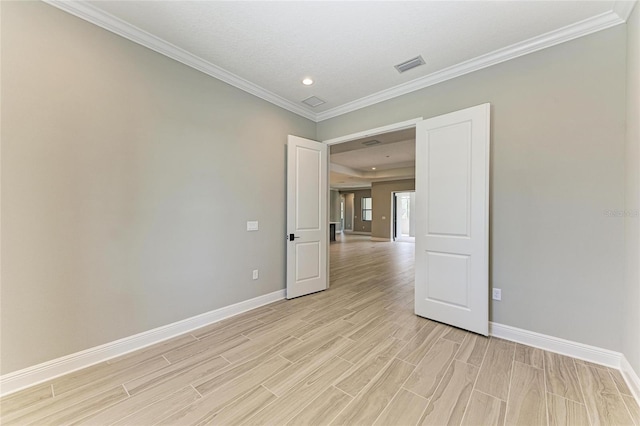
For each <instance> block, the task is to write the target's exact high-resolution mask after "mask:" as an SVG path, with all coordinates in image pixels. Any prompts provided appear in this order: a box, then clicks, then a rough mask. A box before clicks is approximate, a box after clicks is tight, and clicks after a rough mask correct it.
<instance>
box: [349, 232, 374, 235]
mask: <svg viewBox="0 0 640 426" xmlns="http://www.w3.org/2000/svg"><path fill="white" fill-rule="evenodd" d="M345 234H353V235H371V232H364V231H345Z"/></svg>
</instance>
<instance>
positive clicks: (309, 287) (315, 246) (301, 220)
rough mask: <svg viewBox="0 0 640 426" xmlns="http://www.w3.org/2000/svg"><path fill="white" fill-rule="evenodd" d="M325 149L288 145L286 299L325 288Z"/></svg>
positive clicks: (302, 142)
mask: <svg viewBox="0 0 640 426" xmlns="http://www.w3.org/2000/svg"><path fill="white" fill-rule="evenodd" d="M327 175H328V167H327V146H326V145H325V144H323V143H319V142H315V141H312V140H308V139H303V138H299V137H297V136H289V138H288V142H287V236H288V237H290V236H291V235H293V239H291V238H287V299H291V298H293V297H298V296H304V295H305V294H309V293H315V292H317V291H321V290H325V289H326V288H327V238H328V230H327V226H328V223H327Z"/></svg>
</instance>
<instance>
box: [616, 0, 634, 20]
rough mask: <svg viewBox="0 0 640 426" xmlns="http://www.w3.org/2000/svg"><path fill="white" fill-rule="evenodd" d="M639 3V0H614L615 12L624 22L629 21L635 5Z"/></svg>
mask: <svg viewBox="0 0 640 426" xmlns="http://www.w3.org/2000/svg"><path fill="white" fill-rule="evenodd" d="M637 3H638V0H616V1H615V2H613V13H615V14H616V15H618V17H619V18H620V19H622V20H623V21H624V22H627V19H629V16H630V15H631V12H632V11H633V7H634V6H636V4H637Z"/></svg>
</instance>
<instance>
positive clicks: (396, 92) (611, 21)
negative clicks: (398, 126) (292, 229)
mask: <svg viewBox="0 0 640 426" xmlns="http://www.w3.org/2000/svg"><path fill="white" fill-rule="evenodd" d="M618 3H627V2H618ZM622 23H624V20H623V19H622V18H621V17H620V16H619V15H618V14H617V13H615V12H613V11H609V12H605V13H602V14H600V15H596V16H594V17H592V18H588V19H585V20H583V21H580V22H577V23H575V24H571V25H568V26H566V27H563V28H560V29H557V30H554V31H550V32H548V33H545V34H542V35H539V36H536V37H533V38H530V39H528V40H525V41H523V42H520V43H515V44H512V45H511V46H507V47H504V48H502V49H498V50H494V51H493V52H490V53H487V54H485V55H481V56H478V57H476V58H474V59H470V60H468V61H464V62H461V63H459V64H456V65H453V66H451V67H449V68H445V69H443V70H441V71H437V72H434V73H431V74H429V75H426V76H424V77H420V78H417V79H415V80H411V81H408V82H406V83H403V84H400V85H398V86H395V87H392V88H390V89H386V90H382V91H380V92H377V93H374V94H372V95H369V96H365V97H363V98H360V99H358V100H355V101H352V102H348V103H346V104H343V105H340V106H338V107H335V108H332V109H329V110H327V111H323V112H320V113H318V114H317V119H316V121H317V122H320V121H324V120H328V119H330V118H333V117H337V116H339V115H343V114H346V113H349V112H352V111H356V110H358V109H361V108H365V107H368V106H371V105H374V104H377V103H380V102H383V101H386V100H389V99H393V98H396V97H398V96H402V95H406V94H407V93H411V92H415V91H416V90H420V89H424V88H425V87H429V86H433V85H435V84H438V83H442V82H444V81H447V80H451V79H453V78H456V77H459V76H462V75H465V74H469V73H471V72H474V71H478V70H481V69H483V68H488V67H490V66H492V65H496V64H499V63H501V62H505V61H508V60H510V59H515V58H518V57H520V56H524V55H527V54H529V53H533V52H537V51H538V50H542V49H546V48H547V47H551V46H555V45H557V44H560V43H564V42H566V41H570V40H573V39H576V38H579V37H583V36H586V35H589V34H592V33H595V32H598V31H602V30H605V29H607V28H610V27H613V26H615V25H619V24H622Z"/></svg>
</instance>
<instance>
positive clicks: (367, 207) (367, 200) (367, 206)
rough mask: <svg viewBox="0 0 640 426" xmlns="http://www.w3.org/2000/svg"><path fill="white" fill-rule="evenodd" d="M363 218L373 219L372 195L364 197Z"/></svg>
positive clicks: (365, 219)
mask: <svg viewBox="0 0 640 426" xmlns="http://www.w3.org/2000/svg"><path fill="white" fill-rule="evenodd" d="M362 220H364V221H370V220H371V197H362Z"/></svg>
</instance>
